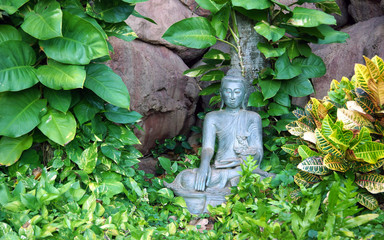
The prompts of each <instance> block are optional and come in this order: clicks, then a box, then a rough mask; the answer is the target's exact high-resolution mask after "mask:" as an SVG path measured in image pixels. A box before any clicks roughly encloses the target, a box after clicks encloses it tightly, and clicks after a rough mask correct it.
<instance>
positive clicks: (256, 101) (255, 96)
mask: <svg viewBox="0 0 384 240" xmlns="http://www.w3.org/2000/svg"><path fill="white" fill-rule="evenodd" d="M267 104H268V101H265V100H264V99H263V94H262V93H261V92H253V93H251V95H250V96H249V99H248V106H252V107H264V106H265V105H267Z"/></svg>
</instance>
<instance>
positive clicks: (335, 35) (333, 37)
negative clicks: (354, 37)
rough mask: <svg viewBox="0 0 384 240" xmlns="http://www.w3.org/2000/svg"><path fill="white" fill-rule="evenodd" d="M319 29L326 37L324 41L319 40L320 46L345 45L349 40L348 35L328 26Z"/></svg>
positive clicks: (321, 26)
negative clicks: (330, 44)
mask: <svg viewBox="0 0 384 240" xmlns="http://www.w3.org/2000/svg"><path fill="white" fill-rule="evenodd" d="M317 29H318V30H319V31H320V32H321V34H323V35H324V39H319V40H318V42H317V43H318V44H329V43H343V42H345V41H346V40H347V39H348V38H349V34H348V33H345V32H341V31H336V30H335V29H333V28H332V27H331V26H328V25H320V26H318V27H317Z"/></svg>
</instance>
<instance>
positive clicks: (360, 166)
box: [356, 159, 384, 173]
mask: <svg viewBox="0 0 384 240" xmlns="http://www.w3.org/2000/svg"><path fill="white" fill-rule="evenodd" d="M383 165H384V159H379V160H378V161H377V163H375V164H370V163H357V165H356V170H358V171H359V172H362V173H367V172H371V171H373V170H376V169H378V168H380V167H381V166H383Z"/></svg>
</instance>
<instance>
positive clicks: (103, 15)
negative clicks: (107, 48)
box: [86, 0, 134, 23]
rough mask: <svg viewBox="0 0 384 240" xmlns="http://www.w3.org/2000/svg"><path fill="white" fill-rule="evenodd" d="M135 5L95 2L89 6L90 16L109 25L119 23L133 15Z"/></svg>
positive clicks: (113, 0) (116, 0) (116, 2)
mask: <svg viewBox="0 0 384 240" xmlns="http://www.w3.org/2000/svg"><path fill="white" fill-rule="evenodd" d="M133 9H134V5H131V4H128V3H124V2H121V1H120V0H108V1H94V2H93V4H92V5H91V4H89V3H88V4H87V7H86V12H87V14H88V15H90V16H92V17H94V18H97V19H100V20H103V21H105V22H108V23H118V22H122V21H124V20H126V19H127V18H128V17H129V15H131V14H132V12H133Z"/></svg>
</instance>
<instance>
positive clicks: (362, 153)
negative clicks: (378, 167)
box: [354, 142, 384, 164]
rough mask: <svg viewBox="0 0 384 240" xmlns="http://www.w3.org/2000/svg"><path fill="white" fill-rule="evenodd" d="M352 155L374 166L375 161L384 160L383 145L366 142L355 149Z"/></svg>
mask: <svg viewBox="0 0 384 240" xmlns="http://www.w3.org/2000/svg"><path fill="white" fill-rule="evenodd" d="M354 153H355V155H356V157H357V158H360V159H363V160H364V161H365V162H367V163H371V164H376V163H377V160H379V159H381V158H384V144H383V143H378V142H368V143H365V144H362V145H360V146H359V147H357V148H356V149H355V150H354Z"/></svg>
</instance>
